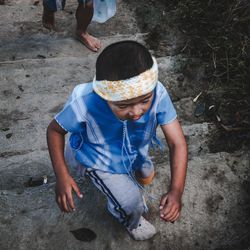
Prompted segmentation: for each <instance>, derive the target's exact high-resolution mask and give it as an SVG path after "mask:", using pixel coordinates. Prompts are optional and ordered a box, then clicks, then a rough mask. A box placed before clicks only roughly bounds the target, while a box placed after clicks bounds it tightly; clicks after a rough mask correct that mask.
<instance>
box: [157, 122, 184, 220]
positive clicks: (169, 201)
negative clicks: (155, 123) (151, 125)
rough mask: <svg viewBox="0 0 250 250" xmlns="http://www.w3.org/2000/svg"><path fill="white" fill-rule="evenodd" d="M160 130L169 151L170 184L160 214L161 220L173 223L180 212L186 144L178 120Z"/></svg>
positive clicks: (162, 201)
mask: <svg viewBox="0 0 250 250" xmlns="http://www.w3.org/2000/svg"><path fill="white" fill-rule="evenodd" d="M161 128H162V131H163V133H164V135H165V138H166V141H167V143H168V146H169V150H170V167H171V184H170V190H169V191H168V193H167V194H165V195H163V197H162V199H161V203H160V210H161V211H160V213H161V218H162V219H164V220H166V221H170V222H174V221H175V220H177V219H178V217H179V215H180V211H181V197H182V193H183V191H184V185H185V178H186V171H187V144H186V140H185V137H184V135H183V132H182V128H181V126H180V124H179V122H178V120H175V121H173V122H171V123H170V124H167V125H163V126H161Z"/></svg>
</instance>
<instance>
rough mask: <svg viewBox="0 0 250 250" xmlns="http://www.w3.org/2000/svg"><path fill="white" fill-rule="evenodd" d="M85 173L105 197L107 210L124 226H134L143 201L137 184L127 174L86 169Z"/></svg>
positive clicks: (131, 227) (139, 216)
mask: <svg viewBox="0 0 250 250" xmlns="http://www.w3.org/2000/svg"><path fill="white" fill-rule="evenodd" d="M86 175H87V176H89V177H90V179H91V180H92V182H93V183H94V185H95V186H96V187H97V188H98V189H99V190H100V191H101V192H102V193H103V194H104V195H105V196H106V197H107V200H108V203H107V208H108V210H109V212H110V213H111V214H112V215H113V216H114V217H115V218H116V219H118V221H119V222H120V223H121V224H123V225H124V226H125V227H127V228H130V229H134V228H136V227H137V226H138V224H139V221H140V218H141V216H142V214H143V212H144V203H143V199H142V195H141V193H140V190H139V188H138V186H137V185H135V184H134V183H133V181H132V180H131V179H130V178H129V176H128V175H126V174H111V173H107V172H103V171H100V170H88V169H87V170H86Z"/></svg>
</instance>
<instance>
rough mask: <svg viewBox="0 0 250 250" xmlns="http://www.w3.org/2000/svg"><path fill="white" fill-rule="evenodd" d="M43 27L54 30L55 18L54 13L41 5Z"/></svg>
mask: <svg viewBox="0 0 250 250" xmlns="http://www.w3.org/2000/svg"><path fill="white" fill-rule="evenodd" d="M42 22H43V27H45V28H46V29H48V30H55V16H54V12H53V11H51V10H49V9H48V7H47V6H46V5H43V18H42Z"/></svg>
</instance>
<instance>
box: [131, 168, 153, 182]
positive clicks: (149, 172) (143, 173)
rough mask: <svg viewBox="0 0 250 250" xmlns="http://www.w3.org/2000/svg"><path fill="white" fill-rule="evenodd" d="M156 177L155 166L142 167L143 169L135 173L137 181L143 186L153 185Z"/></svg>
mask: <svg viewBox="0 0 250 250" xmlns="http://www.w3.org/2000/svg"><path fill="white" fill-rule="evenodd" d="M154 176H155V171H154V167H153V164H146V166H142V167H141V168H139V169H137V170H136V171H135V177H136V180H137V181H138V182H139V183H140V184H141V185H149V184H151V183H152V181H153V178H154Z"/></svg>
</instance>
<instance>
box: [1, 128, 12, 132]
mask: <svg viewBox="0 0 250 250" xmlns="http://www.w3.org/2000/svg"><path fill="white" fill-rule="evenodd" d="M1 130H2V131H8V130H10V128H2V129H1Z"/></svg>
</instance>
